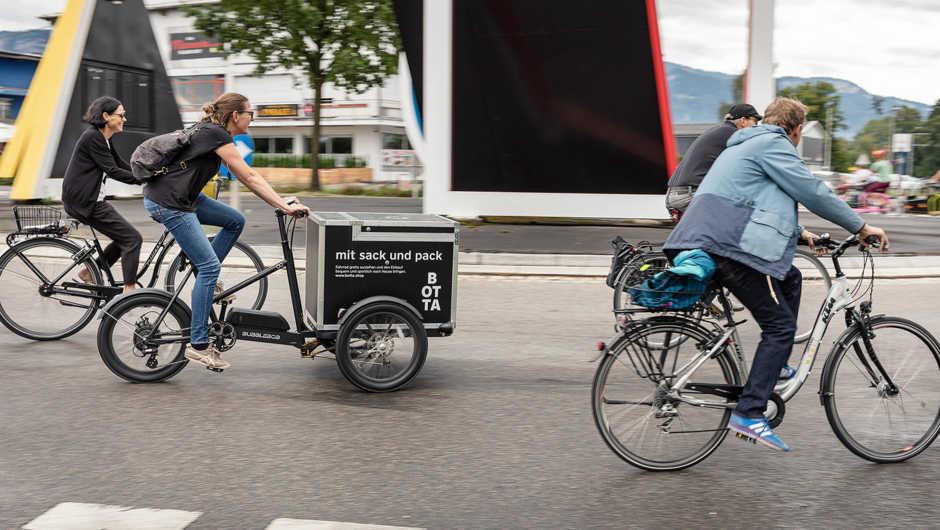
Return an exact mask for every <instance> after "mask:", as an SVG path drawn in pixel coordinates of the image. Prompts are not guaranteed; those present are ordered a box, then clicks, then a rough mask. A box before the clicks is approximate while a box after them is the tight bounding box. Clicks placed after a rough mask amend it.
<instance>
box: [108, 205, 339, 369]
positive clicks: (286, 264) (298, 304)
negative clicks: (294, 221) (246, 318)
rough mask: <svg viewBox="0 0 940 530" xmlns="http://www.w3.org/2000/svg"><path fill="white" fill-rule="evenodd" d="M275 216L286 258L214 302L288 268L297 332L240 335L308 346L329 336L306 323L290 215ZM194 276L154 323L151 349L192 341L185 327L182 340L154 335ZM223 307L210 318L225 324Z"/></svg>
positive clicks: (240, 328)
mask: <svg viewBox="0 0 940 530" xmlns="http://www.w3.org/2000/svg"><path fill="white" fill-rule="evenodd" d="M275 215H277V218H278V230H279V232H280V235H281V249H282V250H283V253H284V259H282V260H281V261H279V262H277V263H275V264H274V265H271V266H270V267H267V268H266V269H264V270H263V271H261V272H258V273H257V274H254V275H253V276H251V277H250V278H247V279H245V280H243V281H241V282H239V283H237V284H235V285H233V286H232V287H230V288H228V289H225V290H224V291H222V292H220V293H218V294H216V295H215V296H213V298H212V302H213V304H214V303H217V302H220V301H222V299H224V298H226V297H227V296H229V295H231V294H234V293H237V292H238V291H240V290H242V289H244V288H245V287H247V286H249V285H251V284H253V283H255V282H257V281H258V280H260V279H261V278H264V277H266V276H270V275H271V274H273V273H275V272H277V271H279V270H281V269H284V268H286V269H287V285H288V288H289V290H290V297H291V306H292V308H293V312H294V320H295V324H296V327H295V330H296V331H284V332H279V333H278V334H277V335H276V336H275V335H274V334H271V333H270V330H262V329H258V330H257V331H259V332H267V333H254V334H245V333H242V334H240V337H241V338H243V339H245V340H250V341H259V342H273V343H278V344H290V345H294V346H297V347H303V346H304V344H306V343H307V339H308V338H316V337H318V336H319V337H324V336H325V334H323V333H320V334H318V333H317V331H316V330H313V329H311V328H310V327H308V326H307V324H306V322H304V318H303V302H302V301H301V299H300V287H299V286H298V283H297V269H296V266H295V265H294V253H293V251H292V250H291V248H290V242H289V240H288V237H287V227H286V226H285V223H284V217H285V215H286V214H284V213H283V212H281V211H280V210H277V211H276V212H275ZM192 275H193V269H192V267H190V269H189V270H188V271H187V272H186V275H185V276H184V277H183V279H182V281H180V284H179V287H177V288H176V291H175V292H174V293H173V295H172V297H171V298H170V301H169V303H168V304H167V305H166V307H165V308H164V309H163V311H162V312H161V313H160V316H158V317H157V319H156V321H155V322H154V328H153V330H151V331H150V333H149V334H148V335H147V336H146V337H145V340H146V342H147V344H148V345H149V346H151V348H152V347H154V346H159V345H162V344H171V343H178V342H182V341H188V340H189V331H190V329H189V328H183V329H181V330H180V332H181V337H180V338H172V339H156V338H154V336H153V335H154V333H156V332H157V329H158V328H159V326H160V324H161V323H162V322H163V319H164V318H165V317H166V314H167V313H168V312H169V311H170V307H172V306H173V304H174V303H176V302H177V300H178V299H179V295H180V293H181V292H182V290H183V288H184V287H185V285H186V282H187V281H189V278H190V277H191V276H192ZM222 304H223V305H222V310H221V312H220V313H219V315H218V317H216V315H215V312H214V311H213V312H212V313H211V315H210V319H211V320H212V321H213V322H218V321H223V320H224V319H225V311H226V308H227V304H228V303H227V302H222ZM109 316H110V315H109ZM112 318H113V317H112ZM234 327H235V329H236V331H253V330H254V329H255V328H250V327H246V326H234ZM163 335H164V336H165V335H166V334H163ZM149 350H150V349H148V351H144V353H150V351H149Z"/></svg>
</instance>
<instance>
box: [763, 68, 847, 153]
mask: <svg viewBox="0 0 940 530" xmlns="http://www.w3.org/2000/svg"><path fill="white" fill-rule="evenodd" d="M777 95H778V96H782V97H787V98H793V99H798V100H800V101H801V102H802V103H803V104H804V105H806V106H807V107H808V108H809V113H808V114H807V115H806V121H818V122H819V123H821V124H822V125H823V127H826V128H827V130H829V131H831V132H832V134H833V135H835V133H836V131H838V130H840V129H847V128H848V127H846V125H845V123H843V120H844V119H845V118H844V116H843V115H842V111H841V110H839V102H840V101H841V100H842V96H840V95H839V93H838V91H837V90H836V87H835V86H833V85H832V83H827V82H825V81H819V82H817V83H803V84H802V85H797V86H794V87H787V88H784V89H783V90H778V91H777ZM830 110H831V113H830ZM830 119H831V120H832V123H828V122H829V120H830ZM846 147H847V145H846V142H836V141H835V140H834V139H833V140H831V143H830V148H829V149H830V160H829V163H830V165H831V167H832V168H833V169H834V170H836V171H846V170H847V169H848V167H849V164H848V163H847V161H848V160H849V154H848V153H846V152H845V151H844V150H845V149H846Z"/></svg>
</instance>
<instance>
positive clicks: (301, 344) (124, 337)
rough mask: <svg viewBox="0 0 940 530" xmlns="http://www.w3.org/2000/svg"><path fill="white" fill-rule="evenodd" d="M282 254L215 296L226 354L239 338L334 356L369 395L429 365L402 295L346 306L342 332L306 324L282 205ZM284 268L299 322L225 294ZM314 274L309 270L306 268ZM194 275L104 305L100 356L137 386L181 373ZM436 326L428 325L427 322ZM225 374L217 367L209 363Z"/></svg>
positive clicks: (214, 335) (214, 337)
mask: <svg viewBox="0 0 940 530" xmlns="http://www.w3.org/2000/svg"><path fill="white" fill-rule="evenodd" d="M275 214H276V215H277V221H278V229H279V232H280V235H281V247H282V249H283V253H284V259H283V260H281V261H279V262H278V263H275V264H274V265H271V266H270V267H268V268H266V269H264V270H262V271H259V272H258V273H257V274H255V275H253V276H251V277H250V278H247V279H245V280H244V281H242V282H239V283H238V284H236V285H233V286H231V287H229V288H228V289H225V290H224V291H222V292H220V293H218V294H216V295H215V296H214V298H213V303H214V304H220V305H221V309H220V311H219V313H218V314H216V312H215V309H214V308H215V306H213V311H212V313H211V314H210V324H209V340H210V341H212V342H213V344H214V345H215V347H216V348H217V349H218V350H219V351H220V352H226V351H228V350H230V349H232V347H233V346H234V345H235V343H236V341H238V340H247V341H255V342H266V343H271V344H284V345H290V346H294V347H295V348H297V349H299V350H300V353H301V356H302V357H307V358H312V357H315V356H316V355H318V354H320V353H323V352H329V353H333V354H335V357H336V362H337V364H338V365H339V369H340V372H342V374H343V376H344V377H346V379H347V380H349V381H350V382H351V383H353V384H354V385H356V386H358V387H359V388H362V389H363V390H368V391H370V392H390V391H394V390H398V389H399V388H401V387H403V386H405V385H407V384H408V383H409V382H411V381H412V380H413V379H414V378H415V377H417V375H418V372H420V371H421V368H422V367H423V366H424V361H425V359H426V358H427V351H428V334H427V329H425V324H423V323H422V320H423V316H422V315H421V313H419V312H418V311H417V310H416V309H415V308H414V307H413V306H411V305H409V304H408V303H407V302H405V301H404V300H401V299H399V298H394V297H392V296H370V297H367V298H364V299H362V300H359V301H357V302H356V303H354V304H352V305H351V306H350V307H348V308H346V309H344V310H343V312H342V314H341V316H340V317H339V321H338V322H337V324H338V330H335V331H333V330H322V329H320V330H318V329H315V328H314V327H311V326H309V325H307V323H306V321H305V320H304V308H303V303H302V301H301V297H300V288H299V287H298V282H297V270H296V269H295V267H294V255H293V251H292V250H291V244H290V239H291V238H288V231H290V232H291V233H293V230H292V228H293V227H295V226H296V224H295V223H296V219H292V220H291V225H290V226H291V228H288V225H287V223H285V217H286V216H287V214H285V213H284V212H282V211H280V210H277V211H276V212H275ZM281 269H285V270H286V271H287V283H288V288H289V289H290V296H291V302H292V307H293V313H294V315H293V316H294V321H295V327H294V330H293V331H291V330H290V324H288V322H287V320H286V319H285V318H284V317H283V316H281V315H280V314H279V313H274V312H271V311H257V310H253V309H241V308H239V307H232V308H231V309H230V310H229V305H230V302H228V301H225V300H224V299H225V298H226V297H228V296H229V295H231V294H234V293H236V292H240V291H242V290H243V289H246V288H249V287H250V286H252V285H254V284H256V283H258V282H261V281H263V280H264V279H265V278H266V277H267V276H269V275H270V274H272V273H274V272H276V271H279V270H281ZM308 273H309V272H308ZM190 276H192V271H191V270H189V271H187V272H186V273H185V274H184V276H183V277H182V280H181V281H180V283H179V286H178V287H177V289H176V291H175V292H174V293H169V292H166V291H163V290H160V289H137V290H134V291H132V292H130V293H128V294H127V295H124V296H122V297H120V298H117V299H115V300H113V301H111V303H109V304H108V305H107V306H105V308H104V309H102V313H103V315H102V317H101V325H100V326H99V328H98V353H99V354H100V355H101V359H102V360H103V361H104V363H105V365H106V366H107V367H108V368H109V369H110V370H111V371H112V372H113V373H114V374H115V375H117V376H118V377H121V378H123V379H125V380H127V381H131V382H134V383H157V382H161V381H166V380H167V379H169V378H171V377H173V376H174V375H176V374H178V373H179V372H180V371H181V370H182V369H183V368H184V367H185V366H186V364H187V363H188V362H189V361H188V360H187V359H186V357H185V356H184V351H185V349H186V344H187V343H188V342H189V332H190V322H191V318H192V311H191V309H190V308H189V306H187V305H186V303H185V302H184V301H183V298H182V297H181V296H180V293H181V292H182V291H183V290H184V289H185V286H186V282H187V280H189V278H190ZM427 325H429V326H430V325H431V324H427ZM433 329H434V331H435V332H436V333H438V334H439V335H441V336H446V335H450V334H451V333H453V325H449V326H440V327H438V326H434V327H433ZM209 369H210V370H214V371H221V370H219V369H216V368H211V367H210V368H209Z"/></svg>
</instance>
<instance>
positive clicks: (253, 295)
mask: <svg viewBox="0 0 940 530" xmlns="http://www.w3.org/2000/svg"><path fill="white" fill-rule="evenodd" d="M213 239H215V236H209V241H212V240H213ZM191 266H192V265H191V264H190V263H189V260H187V261H186V265H185V266H183V256H182V253H177V255H176V257H175V258H174V259H173V261H172V262H171V263H170V267H169V269H167V271H166V284H165V285H166V290H167V291H169V292H171V293H172V292H175V291H176V287H177V286H178V285H179V282H180V281H181V280H182V279H183V278H185V277H186V273H187V272H189V268H190V267H191ZM263 270H264V263H262V262H261V257H259V256H258V253H257V252H255V251H254V250H253V249H252V248H251V247H249V246H248V245H246V244H244V243H242V242H241V241H236V242H235V246H234V247H232V250H231V251H230V252H229V253H228V256H226V257H225V259H224V260H222V270H221V272H219V281H220V282H221V283H222V284H223V285H224V286H225V287H226V288H229V287H234V286H235V284H237V283H238V282H241V281H244V280H247V279H248V278H250V277H252V276H253V275H255V274H257V273H259V272H261V271H263ZM193 283H194V282H193V281H192V280H190V281H189V283H188V284H187V286H186V290H185V292H183V293H180V299H181V300H191V299H192V293H193ZM237 295H238V301H239V302H240V303H239V307H246V306H245V305H244V304H246V303H249V304H251V305H250V306H247V307H251V308H252V309H261V306H263V305H264V300H265V298H267V296H268V278H267V277H264V278H261V279H260V280H258V281H256V282H255V283H252V284H251V285H248V286H246V287H245V288H244V289H242V290H241V291H238V293H237Z"/></svg>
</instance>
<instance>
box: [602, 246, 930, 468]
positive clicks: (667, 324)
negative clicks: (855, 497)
mask: <svg viewBox="0 0 940 530" xmlns="http://www.w3.org/2000/svg"><path fill="white" fill-rule="evenodd" d="M815 244H816V245H817V246H822V247H824V248H828V249H829V250H832V251H833V253H832V262H833V265H834V268H835V271H836V275H835V278H834V279H833V281H832V286H831V288H830V289H829V292H828V294H827V295H826V298H825V299H824V300H823V302H822V305H821V306H820V309H819V312H818V313H817V318H816V324H815V325H814V327H813V329H812V332H811V333H810V338H809V340H808V341H807V343H806V346H805V349H804V350H803V356H802V358H801V359H800V362H799V368H798V371H797V374H796V375H795V376H794V377H793V378H792V379H790V380H786V381H781V382H780V383H778V385H777V387H776V388H775V389H774V390H775V391H774V394H773V396H772V397H771V401H770V403H768V409H767V412H766V416H767V418H768V419H769V420H770V425H771V427H776V426H777V425H779V424H780V422H781V421H782V420H783V417H784V413H785V403H786V402H787V401H788V400H790V399H791V398H792V397H793V396H794V395H796V393H797V392H798V391H799V390H800V388H801V387H802V386H803V383H804V382H805V381H806V379H807V377H808V376H809V374H810V371H811V370H812V368H813V364H814V363H815V361H816V358H817V357H818V355H819V346H820V343H821V341H822V338H823V335H824V334H825V332H826V329H827V328H828V326H829V322H830V321H831V319H832V317H833V316H834V315H835V314H836V313H837V312H839V311H841V310H843V309H844V310H845V322H846V327H847V328H846V330H845V331H844V332H843V333H842V334H841V335H840V336H839V337H838V338H837V339H836V341H835V342H834V343H833V346H832V349H831V350H830V352H829V357H828V359H827V360H826V364H825V366H824V367H823V373H822V377H821V381H820V390H819V395H820V401H821V404H822V405H823V406H824V407H825V409H826V416H827V418H828V420H829V424H830V426H831V427H832V429H833V431H834V432H835V434H836V436H837V437H838V438H839V440H840V441H842V443H843V444H844V445H845V446H846V447H847V448H848V449H849V450H850V451H852V452H853V453H855V454H856V455H858V456H860V457H862V458H864V459H867V460H870V461H872V462H900V461H903V460H907V459H908V458H911V457H913V456H915V455H917V454H919V453H921V452H922V451H924V450H925V449H927V447H929V446H930V444H931V443H932V442H933V441H934V439H935V438H936V437H937V435H938V433H940V344H938V342H937V340H936V339H935V338H934V337H933V335H931V334H930V332H928V331H927V330H926V329H924V328H923V327H922V326H920V325H918V324H916V323H914V322H912V321H910V320H907V319H904V318H899V317H889V316H884V315H875V314H872V313H871V303H872V296H871V293H872V287H873V284H874V263H873V261H872V255H871V252H870V250H869V249H863V250H864V251H865V261H864V263H865V265H864V270H863V274H862V275H861V277H860V279H859V281H858V283H857V284H856V285H855V288H854V289H850V288H849V284H848V280H847V279H846V277H845V274H844V273H843V272H842V270H841V268H840V267H839V257H840V256H842V254H843V253H844V252H845V251H846V250H848V249H850V248H852V247H854V246H857V245H859V241H858V238H857V237H855V236H852V237H849V238H848V239H846V240H845V241H843V242H841V243H838V244H837V243H835V242H833V241H832V240H831V239H829V237H828V235H826V236H824V237H822V238H820V239H818V240H816V241H815ZM869 266H870V267H871V269H870V271H869ZM865 271H869V272H865ZM713 293H714V296H716V297H717V300H716V301H717V302H719V303H720V304H721V305H722V307H724V311H723V316H722V318H725V319H728V322H727V323H724V324H722V323H719V322H718V321H717V320H701V319H696V318H693V317H694V313H693V312H686V313H683V312H681V311H673V312H670V313H669V314H660V315H654V316H651V317H650V318H647V319H644V320H633V321H626V322H625V325H624V327H623V329H621V330H620V331H619V332H618V333H617V334H616V335H615V336H614V337H613V338H612V339H611V340H610V341H608V343H606V344H605V343H600V345H599V349H600V354H599V355H598V356H596V357H595V358H594V359H593V360H597V359H600V358H603V359H602V361H601V363H600V366H598V369H597V373H596V375H595V377H594V384H593V387H592V395H591V401H592V408H593V413H594V420H595V423H596V424H597V428H598V430H599V431H600V433H601V437H602V438H603V439H604V441H605V442H606V443H607V445H608V446H609V447H610V448H611V449H612V450H613V451H614V453H615V454H617V456H619V457H620V458H622V459H623V460H625V461H627V462H628V463H630V464H632V465H634V466H636V467H639V468H641V469H645V470H649V471H672V470H679V469H684V468H687V467H690V466H693V465H695V464H697V463H699V462H701V461H702V460H704V459H705V458H707V457H708V456H709V455H710V454H711V453H712V452H714V451H715V449H717V448H718V446H719V444H721V442H722V441H723V440H724V438H725V436H726V435H727V434H728V432H729V431H728V430H727V429H726V426H727V424H728V419H729V418H730V417H731V412H732V410H733V409H734V407H735V406H736V404H737V400H738V397H739V396H740V393H741V389H742V388H743V384H744V381H745V379H746V377H747V375H746V374H747V373H748V366H747V363H746V361H745V356H744V350H743V348H742V347H741V341H740V338H739V336H738V330H737V325H739V324H741V323H742V322H741V321H739V322H735V321H734V315H735V314H734V312H733V311H731V305H730V303H729V302H728V299H727V298H726V297H725V296H724V294H723V293H722V289H720V288H717V287H716V288H715V289H713ZM865 294H868V295H869V297H868V300H864V301H862V302H861V303H860V304H859V305H858V308H856V301H858V300H860V299H861V298H862V297H863V296H864V295H865Z"/></svg>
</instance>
